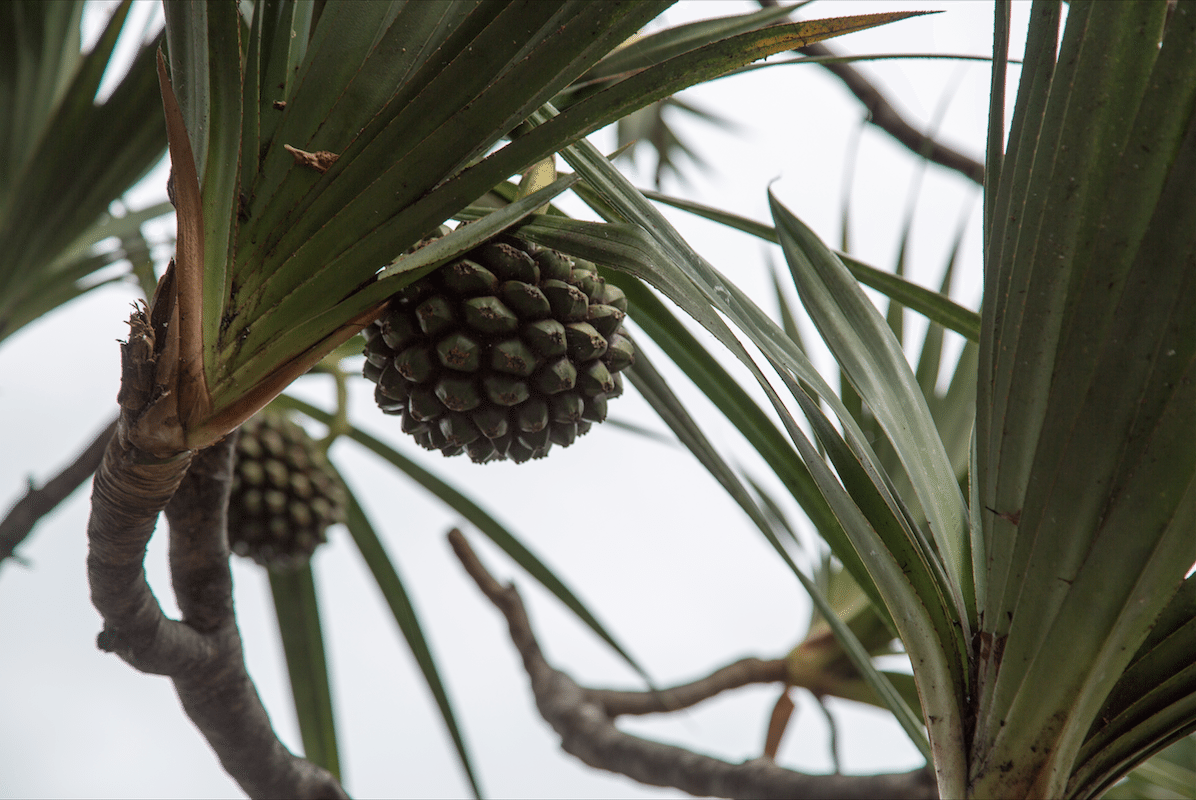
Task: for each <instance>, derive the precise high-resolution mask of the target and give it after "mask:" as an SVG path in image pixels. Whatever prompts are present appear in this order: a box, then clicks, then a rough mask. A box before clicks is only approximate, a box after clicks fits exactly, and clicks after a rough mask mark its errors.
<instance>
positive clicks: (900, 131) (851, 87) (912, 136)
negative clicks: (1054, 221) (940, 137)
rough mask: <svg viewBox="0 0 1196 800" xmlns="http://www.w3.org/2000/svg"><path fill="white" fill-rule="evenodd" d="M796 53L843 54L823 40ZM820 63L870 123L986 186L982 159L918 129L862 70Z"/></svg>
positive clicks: (768, 2) (763, 0)
mask: <svg viewBox="0 0 1196 800" xmlns="http://www.w3.org/2000/svg"><path fill="white" fill-rule="evenodd" d="M757 2H758V3H759V4H760V5H761V6H762V7H764V8H775V7H776V6H777V5H778V3H777V0H757ZM796 52H799V53H801V54H802V55H806V56H813V57H818V56H830V57H837V56H840V55H842V54H841V53H839V52H837V51H835V50H834V49H832V48H830V47H828V46H827V45H825V44H822V43H821V42H817V43H815V44H812V45H809V46H808V47H803V48H801V49H799V50H797V51H796ZM820 66H821V67H822V68H823V69H825V70H827V71H829V72H830V73H831V74H832V75H834V76H835V77H836V78H838V79H839V80H841V81H843V84H844V85H845V86H846V87H847V89H848V91H850V92H851V93H852V94H853V95H855V96H856V98H857V99H858V100H859V101H860V103H862V104H863V106H864V108H866V109H867V110H868V122H870V123H872V124H873V125H875V126H876V127H878V128H880V129H881V130H882V131H884V132H885V133H887V134H889V135H890V136H892V137H893V138H894V139H896V140H897V141H898V142H900V143H901V144H903V145H905V147H907V148H909V149H910V150H911V151H913V152H914V153H916V154H917V155H919V156H924V157H925V158H926V159H927V160H929V161H932V162H934V163H935V164H938V165H939V166H943V167H946V168H947V169H952V170H955V171H956V172H958V173H959V174H960V175H963V176H964V177H965V178H967V179H968V180H970V181H973V182H974V183H976V184H977V185H981V186H982V185H984V163H983V162H981V161H978V160H976V159H974V158H972V157H971V156H968V155H965V154H964V153H961V152H959V151H958V150H956V149H955V148H953V147H951V146H949V145H946V144H943V143H942V142H939V141H937V140H936V139H933V138H932V137H930V136H927V135H926V134H925V133H923V132H922V131H920V130H918V129H917V128H915V127H914V126H913V125H911V124H910V123H909V122H908V121H907V120H906V119H905V117H904V116H902V114H901V112H900V111H898V110H897V108H896V106H894V105H893V103H892V102H891V101H890V100H889V99H888V98H887V97H885V95H884V93H883V92H882V91H881V90H880V89H879V88H877V87H876V86H875V85H874V84H873V83H872V82H871V81H870V80H868V79H867V78H866V77H864V74H863V73H862V72H860V71H859V70H857V69H856V68H855V67H853V66H851V65H850V64H821V65H820Z"/></svg>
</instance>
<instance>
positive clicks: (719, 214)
mask: <svg viewBox="0 0 1196 800" xmlns="http://www.w3.org/2000/svg"><path fill="white" fill-rule="evenodd" d="M643 194H644V197H647V198H648V199H650V200H656V201H657V202H660V203H664V204H665V205H669V206H673V207H674V208H680V209H682V210H683V211H689V212H691V213H693V214H696V215H698V216H700V217H703V218H704V219H708V220H710V221H712V222H718V223H720V224H723V225H726V226H728V227H730V228H734V229H736V230H739V231H743V232H744V233H749V234H751V235H752V236H756V237H758V238H760V239H764V240H765V241H769V242H779V240H778V238H777V232H776V228H773V227H772V226H771V225H765V224H764V223H762V222H756V221H755V220H752V219H748V218H747V217H741V216H739V215H738V214H732V213H731V212H729V211H722V210H720V209H717V208H712V207H710V206H706V205H702V204H701V203H695V202H693V201H691V200H684V199H682V198H679V197H671V196H669V195H666V194H661V193H660V192H651V191H644V193H643ZM835 255H836V256H838V257H839V260H840V261H842V262H843V264H844V266H846V267H847V269H848V270H850V271H851V274H852V275H853V276H854V277H855V278H856V280H858V281H859V282H860V283H862V284H864V285H865V286H867V287H868V288H870V289H875V290H876V291H878V292H880V293H881V294H883V295H885V296H886V297H888V298H890V299H892V300H895V301H897V302H898V303H901V304H902V305H903V306H905V307H906V308H909V309H911V310H913V311H917V312H918V313H919V314H921V315H923V316H924V317H926V318H927V319H929V320H931V321H933V322H937V323H938V324H940V325H942V326H943V327H944V328H947V329H948V330H952V331H955V332H956V333H958V334H959V335H961V336H963V337H964V338H966V339H968V340H969V341H973V342H978V341H980V315H979V314H977V313H976V312H975V311H969V310H968V309H966V308H964V307H962V306H960V305H958V304H956V303H954V302H952V301H951V299H950V298H948V297H946V296H944V295H943V294H942V293H939V292H933V291H931V290H930V289H927V288H925V287H922V286H919V285H917V284H916V283H913V282H911V281H908V280H905V279H904V278H901V277H898V276H897V275H894V274H893V273H891V272H885V271H884V270H880V269H877V268H876V267H872V266H869V265H868V264H865V263H864V262H862V261H859V260H857V259H855V258H852V257H851V256H850V255H848V254H847V253H843V252H840V251H835Z"/></svg>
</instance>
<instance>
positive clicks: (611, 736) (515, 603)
mask: <svg viewBox="0 0 1196 800" xmlns="http://www.w3.org/2000/svg"><path fill="white" fill-rule="evenodd" d="M449 543H450V544H451V545H452V548H453V551H454V552H455V553H456V555H457V558H458V559H459V560H460V561H461V564H462V566H463V567H464V568H465V571H466V572H467V573H469V576H470V577H471V578H473V580H474V582H475V583H476V584H477V585H478V588H479V589H481V591H482V593H483V594H485V595H486V597H487V598H489V600H490V601H491V602H492V603H493V604H494V605H495V607H497V608H498V610H499V611H501V612H502V614H503V616H504V617H506V620H507V626H508V628H509V631H510V636H511V641H512V642H513V643H514V644H515V647H516V649H517V650H518V651H519V654H520V656H521V657H522V659H523V666H524V669H525V670H526V671H527V674H528V677H529V678H530V679H531V684H532V692H533V694H534V695H535V698H536V706H537V708H538V709H539V711H540V715H541V716H542V717H543V718H544V720H545V721H546V722H548V724H550V725H551V726H552V728H553V730H555V731H556V732H557V734H558V735H559V736H560V737H561V747H562V748H563V749H564V750H565V752H567V753H569V754H571V755H573V756H576V757H577V758H579V759H580V760H581V761H583V762H584V763H586V764H587V765H589V766H591V767H595V768H597V769H604V770H608V771H610V772H616V773H619V774H622V775H626V776H628V777H630V778H633V779H635V780H637V781H639V782H640V783H645V784H648V785H651V786H673V787H675V788H678V789H681V790H682V791H685V792H689V793H690V794H693V795H705V796H714V797H753V798H773V797H776V798H782V797H784V798H826V799H827V800H839V799H842V800H846V798H867V799H868V800H885V799H886V798H894V799H896V798H903V799H904V798H911V799H912V798H927V799H929V798H935V797H937V796H938V795H937V791H936V788H935V782H934V776H933V774H932V773H931V772H930V771H929V770H927V769H925V768H923V769H918V770H914V771H912V772H906V773H898V774H889V775H856V776H848V775H806V774H804V773H800V772H795V771H793V770H788V769H785V768H783V767H779V766H777V765H776V764H775V763H774V762H773V761H772V760H770V759H766V758H760V759H756V760H753V761H748V762H744V763H742V764H732V763H729V762H726V761H722V760H719V759H717V758H712V757H710V756H705V755H701V754H699V753H694V752H691V751H689V750H685V749H683V748H680V747H674V746H672V745H667V744H662V743H660V742H654V741H650V740H647V739H643V738H640V737H638V736H632V735H630V734H626V733H623V732H622V731H620V730H619V729H618V728H617V727H615V724H614V719H615V716H616V714H614V713H612V711H611V709H610V708H607V707H606V706H605V705H604V701H605V700H611V701H612V704H613V706H614V708H615V709H616V710H619V709H620V707H622V708H628V707H630V706H631V705H632V704H631V703H630V702H628V700H627V696H628V695H630V694H632V693H629V692H614V693H611V692H604V691H596V690H592V689H587V688H585V687H582V686H579V685H578V684H577V683H576V682H575V681H574V680H573V679H572V678H570V677H569V676H568V675H566V674H565V673H564V672H562V671H560V670H558V669H555V668H553V667H552V666H551V665H550V664H549V663H548V661H547V660H546V659H545V658H544V654H543V652H542V651H541V650H540V646H539V644H538V643H537V641H536V637H535V634H534V633H533V632H532V628H531V622H530V620H529V619H528V616H527V611H526V609H525V608H524V606H523V601H522V600H521V599H520V597H519V593H518V592H517V591H516V590H515V587H514V586H513V585H509V584H508V585H507V586H503V585H501V584H499V582H498V581H497V580H495V579H494V577H493V576H492V575H491V574H490V572H489V571H488V570H487V569H486V567H485V566H484V565H483V564H482V563H481V561H480V560H479V559H478V557H477V555H476V554H475V553H474V552H473V550H472V548H470V546H469V543H468V542H467V541H466V540H465V537H464V535H462V534H461V532H460V531H457V530H454V531H452V532H450V533H449ZM743 663H744V662H740V664H739V665H731V667H728V668H724V670H720V671H719V673H723V674H722V675H721V676H720V677H717V678H715V676H711V678H712V679H713V680H711V679H707V681H708V682H707V685H706V686H705V687H704V688H705V689H706V690H709V689H712V688H714V687H716V686H725V687H726V688H729V687H730V685H731V684H734V683H735V682H736V681H743V682H752V681H744V677H745V676H746V675H749V674H758V675H760V676H765V677H767V676H771V675H773V674H774V673H772V672H771V671H770V670H769V669H768V668H766V667H762V666H760V665H766V664H767V663H768V662H759V664H758V665H749V666H746V667H745V666H741V665H742V664H743ZM719 673H715V675H716V676H717V675H719ZM729 676H734V677H729ZM773 679H775V678H773ZM696 683H697V684H700V683H702V682H700V681H699V682H696ZM739 685H743V683H742V682H741V683H740V684H739ZM694 686H695V684H687V686H686V687H678V688H677V689H675V690H672V691H674V692H679V690H683V691H680V694H685V693H687V692H688V694H689V697H690V698H692V697H693V696H696V695H697V694H699V693H700V692H698V691H696V690H695V689H694V688H693V687H694ZM720 690H721V689H720ZM674 697H675V698H677V699H680V697H679V695H674ZM616 701H617V702H616ZM656 702H657V703H658V704H659V700H658V701H656ZM620 703H621V706H620ZM628 713H636V712H628ZM639 713H643V712H639Z"/></svg>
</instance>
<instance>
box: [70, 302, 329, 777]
mask: <svg viewBox="0 0 1196 800" xmlns="http://www.w3.org/2000/svg"><path fill="white" fill-rule="evenodd" d="M132 322H133V325H132V329H133V335H132V336H130V341H129V342H127V343H125V345H123V346H122V364H121V366H122V382H121V394H120V400H121V406H122V408H121V413H120V417H119V418H118V420H117V426H116V431H115V433H114V434H113V436H112V437H111V439H110V441H109V443H108V446H107V448H106V449H105V451H104V457H103V460H102V461H101V463H100V466H99V468H98V469H97V470H96V474H95V480H94V481H93V483H92V508H91V517H90V519H89V520H88V526H87V534H88V544H89V550H88V556H87V573H88V580H89V582H90V584H91V597H92V603H93V604H94V605H95V607H96V609H97V610H99V612H100V614H101V616H102V617H103V620H104V628H103V630H102V631H101V632H100V635H99V636H98V637H97V639H96V644H97V645H98V646H99V647H100V649H102V650H105V651H107V652H111V653H116V654H117V655H119V656H120V657H121V658H122V659H124V660H125V661H126V662H128V663H129V664H130V665H131V666H133V667H134V668H136V669H138V670H140V671H142V672H147V673H152V674H157V675H166V676H168V677H169V678H170V679H171V680H172V681H173V683H174V687H175V691H176V692H177V693H178V696H179V699H180V701H181V702H182V705H183V708H184V710H185V711H186V713H187V716H188V717H190V718H191V720H192V722H194V723H195V725H196V727H198V728H199V730H200V732H201V733H202V734H203V736H204V737H205V738H206V739H207V740H208V743H209V744H211V746H212V749H213V750H215V751H216V755H217V757H218V758H219V759H220V763H221V764H222V765H223V767H224V769H225V770H226V771H227V772H228V774H229V775H230V776H231V777H232V778H233V780H235V781H236V782H237V783H238V785H240V787H241V788H242V789H243V790H244V791H245V792H246V793H247V794H248V795H249V796H251V797H296V798H315V797H337V798H340V797H346V795H345V792H344V789H342V788H341V786H340V784H339V782H337V780H336V778H334V777H333V776H332V775H331V774H329V773H328V772H327V771H326V770H324V769H322V768H320V767H318V766H316V765H315V764H312V763H311V762H309V761H306V760H305V759H302V758H299V757H298V756H295V755H293V754H292V753H290V752H289V751H288V750H287V749H286V748H285V747H284V746H283V745H282V743H281V742H280V741H278V737H277V736H276V735H275V733H274V729H273V727H272V726H271V725H270V719H269V717H268V716H267V714H266V710H265V708H264V707H263V706H262V703H261V699H260V698H259V697H258V694H257V690H256V689H255V688H254V685H253V681H252V680H251V679H250V677H249V674H248V673H247V672H246V670H245V660H244V656H243V653H242V649H241V635H240V633H239V632H238V630H237V622H236V617H235V615H234V613H233V599H232V575H231V573H230V571H229V565H228V559H229V550H228V537H227V532H226V528H225V512H226V509H227V507H228V493H229V488H230V486H231V483H232V456H233V444H234V442H235V439H236V437H235V436H228V437H226V438H225V439H224V440H222V441H221V442H219V443H217V444H215V445H213V446H211V447H209V448H207V449H206V450H203V451H200V452H198V453H192V452H190V451H182V452H177V453H174V454H173V455H172V454H170V453H169V452H166V453H163V452H157V453H154V452H149V451H148V450H147V449H143V447H144V446H143V445H141V442H143V441H151V442H156V441H157V440H156V439H155V436H154V434H155V433H156V429H155V428H154V426H153V425H152V424H149V425H147V424H146V420H147V418H149V419H152V417H150V416H149V415H148V414H147V409H150V410H153V405H154V403H157V402H159V401H160V400H161V399H162V398H163V397H164V396H165V395H164V394H162V393H161V392H155V391H153V389H152V387H153V382H154V380H155V378H154V375H153V369H152V368H153V365H154V362H155V360H156V358H157V353H156V352H155V351H154V349H153V337H152V336H151V335H150V333H149V332H148V331H149V326H148V325H147V324H146V320H145V319H144V314H143V313H142V312H140V311H139V312H136V313H135V314H134V317H133V320H132ZM163 510H165V512H166V517H167V519H168V520H169V522H170V567H171V579H172V582H173V584H174V591H175V596H176V598H177V600H178V605H179V609H180V610H181V611H182V616H183V618H182V620H172V619H168V618H167V617H166V615H165V614H164V613H163V612H162V608H161V606H160V605H159V604H158V601H157V599H156V598H155V597H154V595H153V592H152V591H151V590H150V587H149V584H148V583H147V582H146V578H145V566H144V562H145V551H146V546H147V544H148V543H149V540H150V536H151V535H152V534H153V532H154V526H155V524H156V522H157V520H158V516H159V514H161V513H162V511H163Z"/></svg>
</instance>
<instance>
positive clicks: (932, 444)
mask: <svg viewBox="0 0 1196 800" xmlns="http://www.w3.org/2000/svg"><path fill="white" fill-rule="evenodd" d="M770 202H771V204H772V211H773V217H774V219H775V220H776V222H777V230H778V233H779V235H780V238H781V247H782V248H783V249H784V251H785V258H786V260H787V261H788V262H789V266H790V270H791V271H792V273H793V277H794V281H795V283H796V284H797V286H798V291H799V293H800V294H801V297H802V302H803V303H804V304H805V306H806V310H807V311H808V312H809V314H810V317H811V319H812V320H813V321H814V324H815V325H816V326H817V327H818V329H819V331H820V332H821V333H822V337H823V340H824V341H825V342H826V344H827V346H828V347H829V348H830V349H831V352H832V353H833V354H834V355H835V358H836V360H837V361H838V362H839V364H840V365H841V366H842V367H843V369H844V370H846V372H847V373H848V375H849V377H850V378H851V380H852V383H853V384H854V386H855V388H856V390H857V391H858V392H859V393H860V395H861V397H862V398H863V399H864V401H865V402H867V403H868V407H869V408H870V409H871V410H872V412H873V414H875V415H876V417H877V419H878V421H879V422H880V424H881V427H882V428H883V429H884V431H885V433H886V434H887V436H888V439H889V441H890V442H891V443H892V445H893V447H894V449H895V450H896V451H897V454H898V456H899V457H900V459H901V463H902V464H903V465H904V467H905V471H906V474H907V475H908V477H909V479H910V482H911V483H912V485H913V488H914V491H915V492H916V494H917V497H918V499H919V500H920V501H921V504H922V510H923V512H924V513H925V514H926V516H927V519H928V520H929V523H930V531H931V535H932V536H933V538H934V542H935V544H936V546H937V548H938V551H939V554H940V556H939V557H941V558H942V560H943V562H944V565H945V567H946V570H947V573H948V575H950V578H951V585H950V586H945V587H943V589H944V590H945V591H947V592H948V593H949V595H950V596H951V597H952V599H953V601H954V602H955V603H956V604H958V607H959V608H958V612H957V613H958V614H959V615H960V617H962V618H961V619H959V620H958V621H959V622H965V620H966V619H967V617H968V615H969V613H974V605H972V608H971V612H968V611H966V610H965V609H967V608H968V607H969V605H970V604H974V595H973V594H972V589H971V585H972V579H971V561H970V559H969V556H968V548H969V536H968V518H967V506H966V504H965V503H964V500H963V496H962V495H961V494H960V491H959V484H958V483H957V482H956V479H955V471H954V470H953V469H952V467H951V462H950V460H949V459H948V458H947V454H946V451H945V450H944V448H943V444H942V440H941V439H940V438H939V435H938V431H937V429H936V428H935V425H934V420H933V419H932V418H931V415H930V410H929V409H928V408H927V406H926V401H925V398H924V397H923V395H922V392H921V389H920V388H919V387H918V385H917V381H916V379H915V378H914V375H913V372H912V370H910V368H909V364H908V363H907V362H906V360H905V356H904V354H903V353H902V351H901V347H900V345H899V344H897V342H896V340H895V339H894V338H893V336H892V334H891V333H890V332H889V328H888V327H887V325H886V324H885V322H884V320H883V319H882V318H881V317H880V315H879V313H878V312H877V311H876V308H875V307H874V306H873V305H872V304H871V303H870V302H869V301H868V300H867V298H866V297H864V294H863V292H862V291H861V290H860V288H859V284H857V283H856V282H855V280H854V279H852V278H851V276H850V274H849V273H848V272H847V269H846V268H845V267H843V265H842V264H841V263H840V262H839V261H838V259H837V258H836V257H835V255H834V254H833V253H831V252H830V250H829V249H827V248H826V246H825V245H823V244H822V243H821V241H820V240H819V239H818V238H817V237H816V236H815V235H814V234H813V232H812V231H810V229H809V228H807V227H806V226H805V225H803V224H802V223H801V222H800V221H798V220H797V218H796V217H794V216H793V215H792V214H790V213H789V212H788V211H787V210H785V208H784V207H783V206H781V205H780V204H779V203H777V202H776V200H775V198H772V197H771V195H770ZM965 624H966V623H965Z"/></svg>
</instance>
